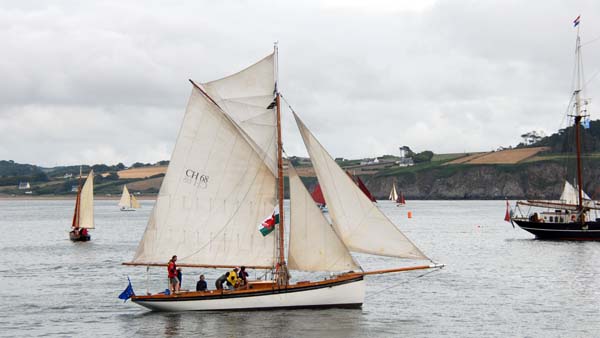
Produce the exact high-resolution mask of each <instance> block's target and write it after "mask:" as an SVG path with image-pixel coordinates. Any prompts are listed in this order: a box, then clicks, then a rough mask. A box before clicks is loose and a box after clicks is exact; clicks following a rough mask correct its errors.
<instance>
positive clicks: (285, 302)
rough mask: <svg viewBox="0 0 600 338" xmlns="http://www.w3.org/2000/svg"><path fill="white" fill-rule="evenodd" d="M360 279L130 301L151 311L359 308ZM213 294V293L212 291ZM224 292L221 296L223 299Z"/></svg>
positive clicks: (362, 281)
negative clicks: (203, 296)
mask: <svg viewBox="0 0 600 338" xmlns="http://www.w3.org/2000/svg"><path fill="white" fill-rule="evenodd" d="M364 283H365V282H364V280H362V279H361V280H352V281H348V282H346V283H343V284H337V285H333V286H327V285H322V286H320V287H315V288H310V289H303V290H293V291H287V290H286V291H281V292H277V291H271V290H268V291H266V292H265V293H262V294H260V295H246V296H238V297H231V298H220V299H219V298H218V299H187V300H183V299H181V300H180V299H177V298H175V297H173V298H169V299H163V300H142V299H135V300H134V302H135V303H137V304H139V305H141V306H144V307H146V308H148V309H150V310H155V311H211V310H247V309H256V310H260V309H265V310H267V309H278V308H310V307H360V306H361V305H362V303H363V301H364V298H365V284H364ZM214 292H217V291H214ZM226 295H227V293H225V296H226Z"/></svg>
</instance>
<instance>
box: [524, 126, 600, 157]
mask: <svg viewBox="0 0 600 338" xmlns="http://www.w3.org/2000/svg"><path fill="white" fill-rule="evenodd" d="M579 130H580V131H581V140H582V146H581V148H582V151H583V152H584V153H594V152H600V120H596V121H590V128H589V129H585V128H580V129H579ZM519 147H525V146H524V145H523V144H521V145H519ZM527 147H549V148H550V152H552V153H568V152H573V151H574V150H575V129H574V128H573V126H569V127H567V128H565V129H560V130H559V131H558V132H557V133H554V134H552V135H550V136H546V137H543V138H542V139H540V140H539V141H537V142H535V143H533V144H532V145H530V146H527Z"/></svg>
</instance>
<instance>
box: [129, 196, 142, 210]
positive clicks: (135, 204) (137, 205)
mask: <svg viewBox="0 0 600 338" xmlns="http://www.w3.org/2000/svg"><path fill="white" fill-rule="evenodd" d="M131 207H132V208H134V209H139V208H141V206H140V202H138V200H137V198H135V196H133V195H131Z"/></svg>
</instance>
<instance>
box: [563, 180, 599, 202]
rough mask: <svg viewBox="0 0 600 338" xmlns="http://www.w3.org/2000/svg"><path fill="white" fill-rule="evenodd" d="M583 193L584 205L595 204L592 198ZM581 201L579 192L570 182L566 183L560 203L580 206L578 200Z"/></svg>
mask: <svg viewBox="0 0 600 338" xmlns="http://www.w3.org/2000/svg"><path fill="white" fill-rule="evenodd" d="M582 193H583V204H584V205H587V204H593V202H592V201H591V198H590V196H588V194H586V193H585V191H582ZM578 199H579V191H578V190H577V189H576V188H575V187H574V186H573V185H572V184H571V183H569V181H565V187H564V188H563V192H562V194H561V195H560V201H561V202H563V203H566V204H578V202H577V200H578Z"/></svg>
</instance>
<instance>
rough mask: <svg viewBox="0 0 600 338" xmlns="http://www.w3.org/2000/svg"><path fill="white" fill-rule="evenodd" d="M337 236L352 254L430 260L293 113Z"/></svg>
mask: <svg viewBox="0 0 600 338" xmlns="http://www.w3.org/2000/svg"><path fill="white" fill-rule="evenodd" d="M294 117H295V119H296V123H297V125H298V128H299V129H300V133H301V134H302V139H303V140H304V144H305V145H306V149H307V150H308V153H309V155H310V158H311V161H312V163H313V167H314V169H315V172H316V174H317V177H318V179H319V183H320V184H321V188H322V190H323V195H324V196H325V200H326V201H327V205H328V207H329V214H330V215H331V218H332V220H333V226H334V227H335V230H336V233H337V234H338V235H339V236H340V238H341V239H342V241H343V242H344V243H345V244H346V246H347V247H348V248H349V249H350V250H351V251H356V252H363V253H369V254H374V255H382V256H392V257H402V258H411V259H428V258H427V257H426V256H425V255H424V254H423V253H422V252H421V250H419V248H417V247H416V246H415V245H414V244H413V243H412V242H411V241H410V240H409V239H408V238H407V237H406V236H404V234H403V233H402V232H401V231H400V230H399V229H398V228H396V226H395V225H394V224H393V223H392V222H391V221H390V220H389V219H388V218H387V217H386V216H385V215H384V214H383V213H382V212H381V211H380V210H379V209H378V208H377V206H376V205H374V204H373V203H372V202H371V201H370V200H369V198H367V197H366V196H365V194H364V193H363V192H362V191H361V190H360V188H358V186H357V185H356V184H354V182H352V179H351V178H350V177H349V176H348V175H347V174H346V173H345V172H344V171H343V170H342V168H340V167H339V166H338V165H337V163H335V161H334V160H333V159H332V158H331V156H330V155H329V154H328V153H327V151H326V150H325V149H324V148H323V147H322V146H321V144H320V143H319V141H318V140H317V139H316V138H315V137H314V135H312V133H311V132H310V131H309V130H308V129H307V128H306V126H305V125H304V123H303V122H302V121H301V120H300V118H299V117H298V115H296V114H295V113H294Z"/></svg>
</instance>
